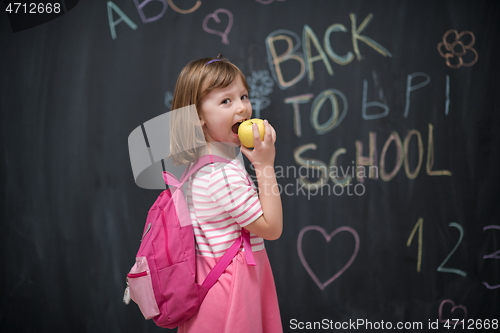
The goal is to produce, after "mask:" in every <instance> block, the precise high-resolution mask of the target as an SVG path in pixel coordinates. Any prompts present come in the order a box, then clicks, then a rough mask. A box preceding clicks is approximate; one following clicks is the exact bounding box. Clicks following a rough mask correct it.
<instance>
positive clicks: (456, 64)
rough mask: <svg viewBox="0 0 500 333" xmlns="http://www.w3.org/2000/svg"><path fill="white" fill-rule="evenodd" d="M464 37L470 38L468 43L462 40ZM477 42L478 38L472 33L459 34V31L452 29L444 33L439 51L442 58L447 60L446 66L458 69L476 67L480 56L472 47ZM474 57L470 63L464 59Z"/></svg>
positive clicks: (439, 44) (438, 46) (463, 32)
mask: <svg viewBox="0 0 500 333" xmlns="http://www.w3.org/2000/svg"><path fill="white" fill-rule="evenodd" d="M464 36H468V37H469V38H470V40H469V42H468V43H464V42H463V41H462V40H461V39H462V37H464ZM475 42H476V37H475V36H474V34H473V33H472V32H470V31H462V32H461V33H458V31H457V30H454V29H451V30H448V31H446V32H445V33H444V35H443V40H442V41H441V42H440V43H438V45H437V49H438V52H439V54H440V55H441V57H443V58H445V60H446V66H448V67H450V68H453V69H457V68H460V67H462V66H465V67H470V66H472V65H474V64H475V63H476V62H477V60H478V58H479V55H478V53H477V51H476V50H475V49H474V48H473V47H472V46H473V45H474V43H475ZM465 56H468V58H471V57H473V58H472V59H471V60H470V61H468V62H466V61H464V57H465Z"/></svg>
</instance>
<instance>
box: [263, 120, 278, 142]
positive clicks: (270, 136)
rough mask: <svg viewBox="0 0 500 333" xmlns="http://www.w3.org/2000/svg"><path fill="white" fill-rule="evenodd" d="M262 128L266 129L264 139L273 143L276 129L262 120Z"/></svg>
mask: <svg viewBox="0 0 500 333" xmlns="http://www.w3.org/2000/svg"><path fill="white" fill-rule="evenodd" d="M264 128H265V130H266V132H265V134H264V141H270V142H273V143H274V142H275V141H276V131H275V130H274V127H272V126H271V124H269V121H267V120H264Z"/></svg>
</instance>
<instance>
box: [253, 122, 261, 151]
mask: <svg viewBox="0 0 500 333" xmlns="http://www.w3.org/2000/svg"><path fill="white" fill-rule="evenodd" d="M252 132H253V146H254V148H257V147H260V145H261V144H262V141H261V140H260V133H259V126H258V125H257V124H252Z"/></svg>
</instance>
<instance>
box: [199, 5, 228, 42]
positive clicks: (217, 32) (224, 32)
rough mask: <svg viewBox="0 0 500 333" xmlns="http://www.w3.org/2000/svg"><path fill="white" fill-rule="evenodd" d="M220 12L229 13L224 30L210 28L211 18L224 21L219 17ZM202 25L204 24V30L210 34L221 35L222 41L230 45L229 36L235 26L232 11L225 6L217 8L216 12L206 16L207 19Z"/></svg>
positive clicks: (218, 21) (219, 21) (217, 21)
mask: <svg viewBox="0 0 500 333" xmlns="http://www.w3.org/2000/svg"><path fill="white" fill-rule="evenodd" d="M220 13H223V14H226V15H227V17H228V22H227V26H226V27H225V28H224V30H215V29H212V28H209V27H208V21H210V20H211V19H213V20H214V21H215V22H216V23H221V22H222V21H221V19H220V18H219V14H220ZM202 26H203V30H205V31H206V32H208V33H209V34H214V35H219V36H221V37H222V43H223V44H226V45H228V44H229V39H228V38H227V36H228V35H229V32H230V31H231V28H232V27H233V13H231V12H230V11H229V10H227V9H224V8H220V9H217V10H216V11H215V12H213V13H211V14H208V15H207V16H205V19H204V20H203V24H202Z"/></svg>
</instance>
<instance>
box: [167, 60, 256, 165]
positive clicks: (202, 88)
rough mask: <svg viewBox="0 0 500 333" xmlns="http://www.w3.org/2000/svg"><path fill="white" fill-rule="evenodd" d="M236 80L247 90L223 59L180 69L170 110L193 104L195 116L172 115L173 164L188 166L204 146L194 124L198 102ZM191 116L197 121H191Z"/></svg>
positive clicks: (237, 74) (231, 66)
mask: <svg viewBox="0 0 500 333" xmlns="http://www.w3.org/2000/svg"><path fill="white" fill-rule="evenodd" d="M238 77H239V78H241V81H242V82H243V85H244V86H245V88H246V89H247V90H248V84H247V81H246V78H245V75H243V73H242V72H241V70H240V69H239V68H238V67H237V66H236V65H234V64H232V63H231V62H229V61H228V60H227V59H224V58H219V57H217V58H203V59H198V60H194V61H192V62H190V63H189V64H187V65H186V66H185V67H184V68H183V69H182V71H181V73H180V74H179V77H178V78H177V83H176V85H175V90H174V96H173V99H172V107H171V110H176V109H179V108H183V107H186V106H189V105H194V106H195V107H196V110H197V114H196V115H194V114H193V113H192V112H182V111H177V112H172V116H171V122H170V151H171V154H170V156H171V157H172V159H173V162H174V164H176V165H179V164H189V163H191V162H194V161H196V160H197V159H198V158H199V157H200V154H201V150H202V148H204V147H205V145H206V139H205V137H204V136H203V137H200V134H199V133H198V132H199V131H198V129H197V126H196V125H195V124H197V123H199V116H200V109H201V101H202V100H203V98H204V97H205V96H206V95H207V94H208V93H210V92H211V91H212V90H214V89H221V88H225V87H227V86H229V85H230V84H231V83H232V82H233V81H234V80H235V79H236V78H238ZM195 116H196V117H197V118H198V119H194V117H195ZM198 127H199V126H198ZM193 147H195V148H193Z"/></svg>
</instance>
